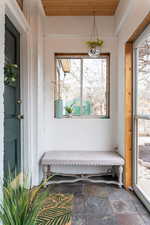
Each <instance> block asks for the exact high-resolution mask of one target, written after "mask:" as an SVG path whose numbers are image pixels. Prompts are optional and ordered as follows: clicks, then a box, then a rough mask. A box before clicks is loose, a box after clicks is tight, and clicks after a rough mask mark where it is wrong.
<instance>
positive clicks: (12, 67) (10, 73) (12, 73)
mask: <svg viewBox="0 0 150 225" xmlns="http://www.w3.org/2000/svg"><path fill="white" fill-rule="evenodd" d="M17 73H18V66H17V65H16V64H6V65H5V67H4V75H5V77H4V82H5V84H10V83H14V82H16V79H17Z"/></svg>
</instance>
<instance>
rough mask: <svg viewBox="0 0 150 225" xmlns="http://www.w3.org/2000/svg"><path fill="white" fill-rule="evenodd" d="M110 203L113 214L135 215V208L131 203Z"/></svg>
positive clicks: (120, 201) (117, 201) (114, 201)
mask: <svg viewBox="0 0 150 225" xmlns="http://www.w3.org/2000/svg"><path fill="white" fill-rule="evenodd" d="M110 202H111V206H112V208H113V211H114V213H136V208H135V206H134V204H133V203H132V201H124V200H112V201H110Z"/></svg>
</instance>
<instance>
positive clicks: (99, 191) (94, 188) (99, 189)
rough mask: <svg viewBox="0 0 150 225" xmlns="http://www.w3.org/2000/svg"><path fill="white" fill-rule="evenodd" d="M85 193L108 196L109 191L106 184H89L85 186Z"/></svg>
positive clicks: (86, 194)
mask: <svg viewBox="0 0 150 225" xmlns="http://www.w3.org/2000/svg"><path fill="white" fill-rule="evenodd" d="M83 194H85V196H98V197H101V198H108V196H109V191H108V188H107V187H106V185H98V184H87V185H84V186H83Z"/></svg>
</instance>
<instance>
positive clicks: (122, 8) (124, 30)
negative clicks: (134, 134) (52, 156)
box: [115, 0, 150, 155]
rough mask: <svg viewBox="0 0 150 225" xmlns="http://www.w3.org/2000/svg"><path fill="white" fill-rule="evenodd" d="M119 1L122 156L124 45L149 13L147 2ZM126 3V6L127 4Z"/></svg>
mask: <svg viewBox="0 0 150 225" xmlns="http://www.w3.org/2000/svg"><path fill="white" fill-rule="evenodd" d="M123 2H125V1H121V2H120V5H119V7H118V10H117V12H116V15H115V24H116V32H115V33H116V35H117V43H118V90H119V91H118V106H119V107H118V115H119V120H118V122H119V123H118V145H119V151H120V154H121V155H124V129H125V126H124V77H125V73H124V71H125V67H124V62H125V43H126V42H127V41H128V39H129V38H130V36H131V35H132V34H133V33H134V31H135V30H136V29H137V27H138V26H139V25H140V24H141V23H142V21H143V20H144V18H145V17H146V15H148V13H150V1H149V0H142V1H141V0H130V1H129V0H128V2H126V4H125V3H123ZM127 3H128V4H127Z"/></svg>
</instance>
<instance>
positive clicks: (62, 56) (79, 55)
mask: <svg viewBox="0 0 150 225" xmlns="http://www.w3.org/2000/svg"><path fill="white" fill-rule="evenodd" d="M71 58H72V59H90V58H91V57H90V56H88V54H86V53H55V82H56V80H57V68H56V60H57V59H71ZM101 58H106V59H107V60H106V61H107V67H106V69H107V71H106V76H107V78H106V105H107V107H106V115H105V116H102V115H73V116H72V117H71V118H77V119H80V118H87V119H91V118H93V119H94V118H95V119H97V118H99V119H110V53H101V54H100V56H99V57H98V58H96V59H101ZM82 62H83V60H82ZM82 68H83V63H81V75H80V76H81V90H80V93H81V94H80V98H81V108H82V100H83V71H82ZM55 91H56V89H55V90H54V96H56V95H55ZM55 118H56V117H55ZM63 118H66V116H65V115H63V117H62V119H63ZM67 118H68V117H67Z"/></svg>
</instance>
